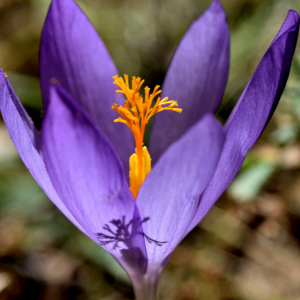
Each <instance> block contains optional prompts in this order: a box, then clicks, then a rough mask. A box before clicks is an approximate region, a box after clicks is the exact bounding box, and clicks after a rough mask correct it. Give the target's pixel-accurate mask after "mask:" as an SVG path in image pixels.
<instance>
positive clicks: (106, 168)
mask: <svg viewBox="0 0 300 300" xmlns="http://www.w3.org/2000/svg"><path fill="white" fill-rule="evenodd" d="M50 97H51V99H50V103H49V106H48V109H47V112H46V114H45V117H44V120H43V125H42V151H43V155H44V160H45V164H46V166H47V169H48V172H49V176H50V178H51V181H52V183H53V185H54V187H55V189H56V191H57V193H58V195H59V196H60V198H61V199H62V201H63V203H64V204H65V205H66V207H67V208H68V209H69V211H70V212H71V213H72V214H73V215H74V217H75V218H76V220H77V221H78V223H80V224H81V226H82V227H83V228H84V229H85V231H86V232H87V233H88V234H89V235H90V236H91V237H92V238H93V239H94V240H95V241H97V242H98V244H100V245H101V246H102V247H103V248H105V249H106V250H107V251H109V252H110V253H112V254H113V256H114V257H116V258H118V259H119V261H120V259H121V260H122V261H124V263H127V264H131V265H132V263H133V262H134V261H135V260H134V259H132V255H133V256H136V255H140V257H141V258H142V259H144V260H146V257H145V251H143V249H141V247H140V246H139V249H138V250H137V249H136V247H138V246H137V245H143V243H144V242H143V233H142V232H140V233H139V236H135V237H134V238H133V237H132V235H131V231H137V230H139V229H138V225H136V224H139V223H140V222H139V220H140V219H139V215H138V212H137V211H135V201H134V198H133V196H132V194H131V192H130V190H129V187H128V184H127V181H126V179H125V175H124V172H123V169H122V165H121V162H120V161H119V159H118V156H117V154H116V153H115V151H114V149H113V147H112V146H111V145H110V143H109V141H108V140H107V138H106V137H105V136H104V135H103V134H102V133H101V132H100V130H99V129H98V128H97V126H96V125H94V123H93V122H92V121H91V119H90V117H89V115H88V114H87V113H85V111H84V110H83V109H82V108H81V107H80V106H79V105H78V103H77V102H75V101H74V100H73V99H72V98H71V96H70V95H69V94H67V92H65V91H64V90H63V89H62V88H56V87H52V88H51V94H50ZM136 219H138V220H136ZM131 223H134V224H133V225H131ZM133 227H134V228H133ZM138 239H139V241H137V240H138ZM133 247H134V249H133V251H136V252H137V251H138V253H135V252H134V253H133V254H132V253H131V250H132V248H133Z"/></svg>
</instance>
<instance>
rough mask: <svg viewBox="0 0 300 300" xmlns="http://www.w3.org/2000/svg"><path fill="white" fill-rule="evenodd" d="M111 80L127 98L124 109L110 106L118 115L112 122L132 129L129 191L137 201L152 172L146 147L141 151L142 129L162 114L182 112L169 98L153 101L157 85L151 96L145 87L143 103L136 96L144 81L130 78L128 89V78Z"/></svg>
mask: <svg viewBox="0 0 300 300" xmlns="http://www.w3.org/2000/svg"><path fill="white" fill-rule="evenodd" d="M113 79H114V80H115V81H114V82H113V83H114V84H115V85H117V86H118V87H119V88H120V90H116V92H117V93H122V94H124V95H125V97H126V100H125V102H124V105H123V106H121V105H120V106H118V104H117V103H114V105H113V106H112V109H114V110H115V111H116V112H117V113H118V114H119V115H120V117H119V118H117V119H115V120H114V121H115V122H121V123H124V124H126V125H127V126H128V127H129V128H130V129H131V131H132V133H133V136H134V139H135V144H136V148H135V153H134V154H132V155H131V156H130V159H129V167H130V170H129V178H130V190H131V192H132V194H133V196H134V198H135V199H136V197H137V194H138V192H139V189H140V187H141V185H142V183H143V182H144V180H145V178H146V176H147V175H148V173H149V172H150V171H151V157H150V155H149V153H148V150H147V147H145V146H144V147H143V139H144V133H145V128H146V125H147V123H148V121H149V119H150V118H151V117H152V116H154V115H155V114H157V113H158V112H161V111H163V110H173V111H176V112H179V113H181V111H182V109H181V108H175V107H176V106H178V104H177V101H174V100H169V99H168V97H166V98H163V99H161V98H160V97H158V98H157V99H156V100H155V101H153V100H154V98H155V97H156V96H158V95H159V94H160V93H161V90H159V85H157V86H156V87H155V88H154V90H153V92H152V93H151V94H150V88H149V87H145V100H144V99H143V97H142V96H141V95H140V92H139V90H140V88H141V86H142V85H143V83H144V80H141V78H140V77H135V76H133V77H132V81H131V88H130V87H129V80H128V75H124V79H125V80H124V79H123V78H122V77H118V75H116V76H113ZM152 104H153V105H152Z"/></svg>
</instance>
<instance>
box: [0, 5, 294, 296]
mask: <svg viewBox="0 0 300 300" xmlns="http://www.w3.org/2000/svg"><path fill="white" fill-rule="evenodd" d="M298 28H299V16H298V14H297V13H296V12H295V11H292V10H291V11H290V12H289V13H288V16H287V18H286V20H285V21H284V23H283V25H282V27H281V29H280V30H279V32H278V34H277V36H276V37H275V39H274V40H273V42H272V44H271V45H270V47H269V49H268V50H267V52H266V53H265V55H264V56H263V58H262V60H261V62H260V64H259V65H258V67H257V69H256V71H255V73H254V75H253V77H252V78H251V80H250V81H249V83H248V85H247V87H246V88H245V90H244V92H243V93H242V95H241V97H240V99H239V100H238V103H237V104H236V106H235V108H234V110H233V112H232V113H231V115H230V117H229V119H228V120H227V122H226V124H225V126H224V127H222V126H221V125H220V124H219V123H218V121H217V120H216V119H215V118H214V116H213V113H214V112H215V110H216V109H217V107H218V106H219V104H220V101H221V98H222V95H223V93H224V88H225V84H226V81H227V76H228V67H229V32H228V26H227V22H226V17H225V13H224V11H223V9H222V6H221V3H220V2H219V1H218V0H214V1H213V2H212V3H211V5H210V7H209V8H208V9H207V11H206V12H205V13H204V14H203V15H202V16H201V17H200V18H199V19H198V20H196V21H195V22H194V23H193V24H192V25H191V27H190V28H189V30H188V31H187V33H186V34H185V36H184V37H183V39H182V41H181V42H180V44H179V46H178V48H177V50H176V52H175V55H174V57H173V58H172V61H171V64H170V67H169V69H168V72H167V75H166V78H165V81H164V84H163V88H162V99H163V100H164V99H165V98H166V97H167V96H168V97H170V99H175V100H177V101H178V104H179V107H180V108H181V109H182V112H181V113H180V114H179V113H175V112H174V111H163V112H160V113H158V114H157V115H156V117H155V122H154V125H153V130H152V135H151V138H150V145H149V153H150V156H151V158H152V170H151V172H149V170H148V171H147V173H148V175H147V174H146V175H147V176H144V177H145V178H143V180H144V181H143V180H141V184H140V185H139V187H138V188H137V190H136V193H135V196H136V199H135V198H134V196H133V194H132V193H131V191H130V189H129V183H128V179H127V178H128V173H129V164H128V160H129V157H130V156H131V155H132V154H133V153H134V151H135V150H134V149H135V144H134V139H133V136H132V132H131V130H130V129H129V128H128V127H126V126H125V125H124V124H122V123H115V122H114V120H115V119H117V118H118V115H117V113H116V111H115V110H117V111H118V109H120V106H122V105H124V100H125V99H124V95H123V94H122V93H115V87H114V85H113V84H112V81H113V80H112V77H113V76H115V75H116V74H117V70H116V68H115V66H114V64H113V62H112V59H111V58H110V56H109V54H108V52H107V50H106V48H105V46H104V44H103V42H102V41H101V39H100V38H99V36H98V35H97V33H96V31H95V29H94V28H93V27H92V25H91V23H90V22H89V20H88V19H87V17H86V16H85V15H84V13H83V12H82V11H81V10H80V9H79V8H78V6H77V5H76V4H75V3H74V2H73V0H52V3H51V6H50V9H49V12H48V15H47V19H46V21H45V25H44V28H43V32H42V41H41V50H40V73H41V88H42V93H43V101H44V110H45V115H44V118H43V124H42V130H41V133H39V132H38V131H37V130H36V128H35V127H34V124H33V123H32V121H31V119H30V118H29V116H28V115H27V113H26V111H25V110H24V108H23V107H22V105H21V104H20V102H19V100H18V98H17V96H16V94H15V93H14V91H13V89H12V87H11V86H10V84H9V82H8V79H7V78H6V76H5V74H4V73H3V72H1V76H0V91H1V95H0V96H1V101H0V109H1V113H2V116H3V119H4V121H5V123H6V126H7V129H8V131H9V133H10V136H11V138H12V140H13V142H14V144H15V146H16V148H17V150H18V151H19V153H20V156H21V158H22V159H23V161H24V163H25V165H26V166H27V168H28V169H29V171H30V172H31V174H32V176H33V177H34V178H35V179H36V181H37V182H38V183H39V185H40V186H41V187H42V188H43V190H44V191H45V193H46V194H47V195H48V197H49V198H50V199H51V200H52V201H53V203H54V204H55V205H56V206H57V207H58V208H59V209H60V210H61V211H62V212H63V213H64V214H65V216H66V217H67V218H69V219H70V220H71V222H73V223H74V224H75V225H76V226H77V227H78V228H79V229H80V230H81V231H82V232H84V233H85V234H86V235H87V236H89V237H90V238H91V239H92V240H94V241H95V242H96V243H97V244H99V245H101V246H102V247H103V248H104V249H106V250H107V251H109V252H110V253H111V255H112V256H113V257H114V258H115V259H116V260H117V261H118V262H119V263H120V265H121V266H122V267H123V268H124V269H125V270H126V272H127V273H128V275H129V277H130V278H131V280H132V282H133V286H134V290H135V293H136V296H137V299H156V293H157V285H158V280H159V278H160V275H161V272H162V270H163V268H164V266H165V264H166V263H167V260H168V258H169V257H170V255H171V253H172V251H173V250H174V248H175V247H176V246H177V245H178V243H179V242H180V241H181V240H182V239H183V238H184V237H185V236H186V235H187V234H188V233H189V232H190V231H191V230H192V229H193V228H194V227H195V226H196V224H197V223H198V222H199V221H200V220H201V219H202V218H203V216H204V215H205V214H206V213H207V212H208V211H209V209H210V208H211V207H212V205H213V204H214V203H215V202H216V200H217V199H218V198H219V196H220V195H221V194H222V193H223V191H224V190H225V189H226V187H227V186H228V184H229V183H230V182H231V181H232V179H233V178H234V176H235V175H236V174H237V172H238V170H239V169H240V167H241V166H242V163H243V160H244V158H245V155H246V153H247V152H248V150H249V149H250V148H251V147H252V146H253V144H254V143H255V141H256V140H257V139H258V137H259V136H260V135H261V133H262V131H263V129H264V128H265V127H266V125H267V123H268V122H269V120H270V118H271V116H272V114H273V112H274V110H275V108H276V105H277V103H278V101H279V99H280V96H281V94H282V92H283V89H284V87H285V84H286V81H287V78H288V75H289V71H290V65H291V61H292V57H293V54H294V50H295V45H296V41H297V36H298ZM114 78H115V83H116V84H119V85H122V84H123V83H124V82H123V83H122V82H121V81H118V80H120V78H119V77H118V76H116V77H114ZM125 79H126V77H125ZM134 80H140V79H137V78H135V79H134ZM133 83H134V82H133ZM139 83H140V81H139ZM126 89H127V90H126ZM121 90H122V89H121ZM122 91H123V93H124V94H125V96H126V99H127V101H128V97H130V95H131V96H132V95H134V96H135V95H137V94H136V93H137V90H136V89H135V88H134V87H133V86H132V87H131V88H130V87H129V85H126V83H125V87H124V89H123V90H122ZM126 91H127V92H128V93H129V94H128V95H129V96H128V95H126ZM148 92H149V90H148ZM155 92H157V89H156V90H155V91H154V93H155ZM146 94H147V90H146ZM163 100H162V101H163ZM139 101H141V102H139V105H143V100H142V99H141V100H139ZM164 101H165V102H168V100H166V99H165V100H164ZM170 101H171V100H170ZM114 103H116V104H114ZM168 103H169V105H170V107H171V108H172V107H174V106H175V104H174V102H172V101H171V102H168ZM168 103H167V104H168ZM165 104H166V103H165ZM113 105H114V108H115V109H114V110H112V109H111V107H112V106H113ZM127 105H128V104H127ZM172 105H173V106H172ZM124 107H125V105H124V106H123V108H124ZM140 107H142V106H140ZM162 107H163V106H162ZM164 107H165V106H164ZM129 108H130V107H129ZM149 108H151V106H149ZM119 112H120V111H119ZM178 112H179V111H178ZM129 113H132V114H134V112H133V110H131V112H130V111H129ZM123 117H124V115H123ZM124 118H125V119H126V116H125V117H124ZM124 118H123V121H124V120H125V119H124ZM119 121H121V120H120V119H119ZM123 121H121V122H123ZM125 121H126V120H125ZM125 121H124V122H125ZM124 122H123V123H124ZM125 123H126V122H125ZM127 125H128V124H127ZM147 159H148V163H149V160H150V158H149V157H148V158H147ZM131 171H132V170H131ZM138 179H139V178H138ZM142 181H143V182H142Z"/></svg>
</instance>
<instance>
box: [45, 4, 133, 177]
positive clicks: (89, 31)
mask: <svg viewBox="0 0 300 300" xmlns="http://www.w3.org/2000/svg"><path fill="white" fill-rule="evenodd" d="M40 72H41V87H42V92H43V98H44V106H45V109H47V107H48V104H49V86H50V82H52V83H55V82H56V81H57V82H59V84H60V85H61V86H62V87H63V88H64V89H66V90H67V91H68V93H69V94H71V95H72V97H73V98H74V99H75V100H76V101H77V102H78V103H79V104H80V105H81V106H82V107H84V108H85V110H86V111H87V112H88V113H89V114H90V116H91V118H92V119H93V121H94V122H95V123H97V124H98V125H99V127H100V128H101V130H102V131H103V133H104V134H105V135H106V136H107V137H109V139H110V141H111V143H112V144H113V146H114V147H115V148H116V150H117V152H118V154H119V156H120V157H121V160H122V162H123V164H124V167H125V168H126V170H127V171H128V160H129V157H130V155H131V154H132V153H133V152H134V140H133V137H132V133H131V131H130V130H129V128H127V127H126V126H124V125H123V124H116V123H114V122H113V121H114V119H116V118H117V117H118V114H117V113H116V112H115V111H114V110H112V109H111V107H112V105H113V103H114V102H117V103H120V102H121V103H123V102H124V99H123V97H122V96H121V95H120V94H117V93H116V92H115V90H116V87H115V86H114V85H113V79H112V76H114V75H116V74H117V70H116V68H115V66H114V63H113V61H112V59H111V57H110V55H109V53H108V51H107V50H106V48H105V45H104V44H103V42H102V41H101V39H100V37H99V36H98V34H97V32H96V31H95V29H94V28H93V26H92V24H91V23H90V21H89V20H88V18H87V17H86V15H85V14H84V13H83V12H82V11H81V9H80V8H79V7H78V6H77V4H76V3H75V2H74V1H73V0H53V1H52V3H51V6H50V9H49V12H48V15H47V18H46V21H45V25H44V28H43V32H42V41H41V50H40ZM127 173H128V172H126V174H127Z"/></svg>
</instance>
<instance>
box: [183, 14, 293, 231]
mask: <svg viewBox="0 0 300 300" xmlns="http://www.w3.org/2000/svg"><path fill="white" fill-rule="evenodd" d="M298 30H299V15H298V14H297V13H296V12H295V11H290V12H289V14H288V16H287V18H286V20H285V22H284V24H283V26H282V28H281V30H280V31H279V33H278V35H277V36H276V38H275V39H274V41H273V42H272V44H271V46H270V48H269V49H268V51H267V52H266V53H265V55H264V57H263V58H262V60H261V62H260V64H259V65H258V67H257V69H256V71H255V73H254V75H253V77H252V78H251V80H250V82H249V83H248V85H247V87H246V89H245V91H244V92H243V94H242V96H241V98H240V99H239V101H238V103H237V104H236V106H235V108H234V110H233V112H232V114H231V116H230V117H229V120H228V121H227V123H226V129H227V135H226V141H225V144H224V148H223V151H222V155H221V159H220V162H219V164H218V168H217V170H216V173H215V174H214V177H213V178H212V180H211V182H210V184H209V185H208V187H207V189H206V190H205V192H204V193H203V195H202V197H201V202H200V205H199V208H198V210H197V214H196V215H195V218H194V220H193V222H192V223H191V225H190V226H189V228H188V230H187V232H188V231H190V230H191V229H192V228H193V227H194V226H196V224H197V223H198V222H200V220H201V219H202V218H203V217H204V216H205V214H206V213H207V212H208V211H209V209H210V208H211V207H212V206H213V204H214V203H215V202H216V200H217V199H218V198H219V197H220V196H221V194H222V193H223V192H224V190H225V189H226V187H227V186H228V185H229V184H230V182H231V181H232V180H233V178H234V177H235V175H236V174H237V172H238V171H239V169H240V168H241V166H242V164H243V161H244V159H245V156H246V153H247V152H248V151H249V150H250V148H251V147H252V146H253V144H254V143H255V142H256V140H257V139H258V138H259V136H260V135H261V133H262V131H263V130H264V128H265V126H266V125H267V123H268V121H269V120H270V118H271V116H272V114H273V112H274V110H275V108H276V106H277V103H278V101H279V99H280V97H281V94H282V92H283V90H284V87H285V84H286V81H287V79H288V76H289V72H290V67H291V62H292V58H293V54H294V50H295V46H296V43H297V38H298Z"/></svg>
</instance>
